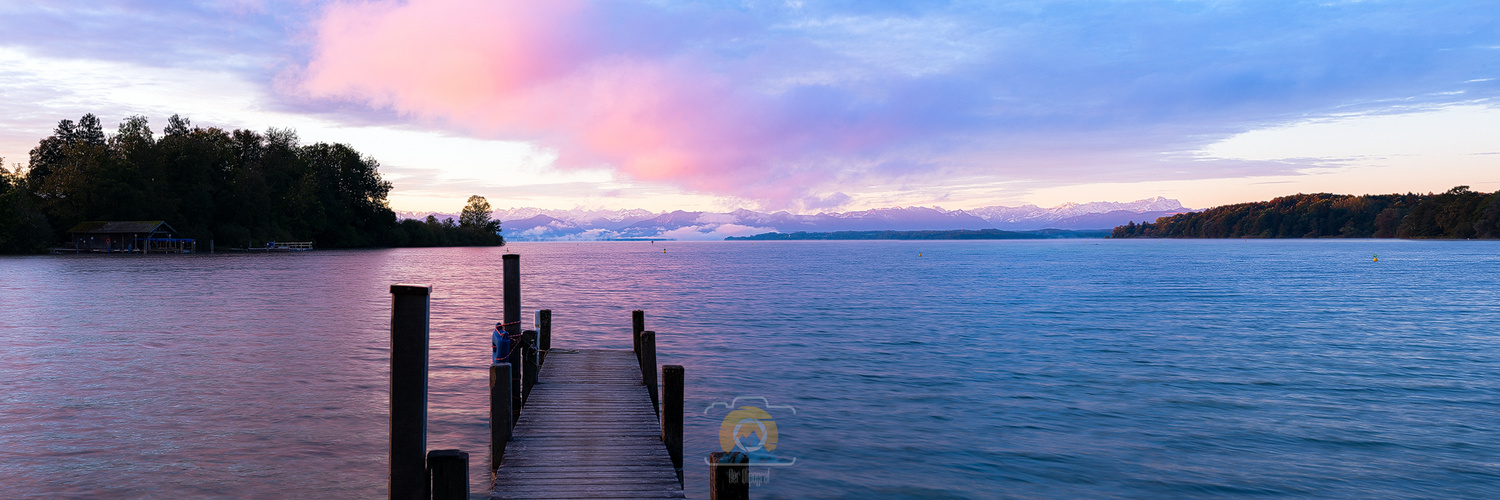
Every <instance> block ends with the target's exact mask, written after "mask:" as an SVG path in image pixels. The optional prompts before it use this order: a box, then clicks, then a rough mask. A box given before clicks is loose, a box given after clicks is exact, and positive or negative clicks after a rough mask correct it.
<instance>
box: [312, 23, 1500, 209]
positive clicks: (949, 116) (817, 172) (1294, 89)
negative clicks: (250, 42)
mask: <svg viewBox="0 0 1500 500" xmlns="http://www.w3.org/2000/svg"><path fill="white" fill-rule="evenodd" d="M812 3H813V2H808V4H812ZM858 7H859V8H860V10H858V11H855V10H850V9H847V8H845V7H843V6H841V5H840V4H838V3H836V2H835V3H832V4H818V5H813V6H807V5H803V4H802V3H800V2H796V3H788V4H785V5H772V4H763V3H758V2H748V3H743V4H738V5H737V6H734V7H730V8H722V9H715V8H712V7H711V6H706V5H702V4H698V3H672V2H664V3H663V2H649V3H647V2H640V3H636V2H607V3H603V2H601V3H594V2H584V1H579V0H564V1H549V2H531V1H491V0H411V1H408V2H404V3H381V2H376V3H348V4H336V5H333V6H331V7H329V8H328V9H327V10H326V11H325V12H324V14H323V16H322V17H321V19H320V20H319V21H318V22H317V23H316V27H315V31H316V36H315V43H314V50H313V53H312V56H311V60H310V63H309V64H308V65H307V66H306V68H305V71H304V72H303V73H302V74H301V75H300V76H301V78H302V80H301V89H302V90H303V91H305V92H306V93H308V95H311V96H313V97H317V98H339V99H345V100H350V101H355V102H363V103H367V104H371V105H374V106H378V107H385V108H390V109H393V110H395V111H398V112H400V113H405V114H409V115H413V116H418V117H422V118H424V119H428V120H431V121H433V122H434V123H443V124H448V125H452V126H457V127H460V128H463V129H465V130H468V131H470V132H471V133H476V134H481V135H485V136H489V137H496V138H509V139H516V138H520V139H524V140H532V141H537V142H538V143H539V144H541V145H543V146H545V147H548V148H553V149H555V150H556V151H557V152H558V154H559V163H558V165H559V166H561V167H564V168H584V167H598V166H601V165H604V166H609V167H612V168H614V169H616V171H617V172H618V173H620V174H623V175H624V176H627V177H629V178H633V179H638V180H644V181H654V182H665V183H670V184H673V185H677V186H680V187H682V188H685V189H688V190H693V191H699V192H710V193H714V194H719V195H724V196H732V197H739V198H744V199H750V200H759V201H762V202H767V203H768V204H770V205H796V206H817V207H823V206H836V205H837V204H838V203H841V202H843V201H845V200H847V198H848V197H847V195H840V194H837V193H840V192H841V191H858V190H860V189H861V188H867V187H869V186H870V185H873V184H877V183H889V182H897V183H900V182H907V181H913V182H920V181H922V180H928V181H930V180H932V179H934V178H942V177H945V176H975V175H979V176H991V177H994V178H1004V179H1011V180H1014V179H1028V180H1047V179H1054V180H1064V179H1073V180H1074V181H1076V179H1078V178H1079V177H1088V178H1091V179H1093V180H1109V179H1116V180H1123V179H1132V178H1139V177H1143V176H1145V177H1156V178H1160V177H1163V176H1168V177H1174V178H1193V177H1226V176H1240V175H1251V174H1257V175H1267V174H1274V173H1278V171H1284V172H1289V171H1292V170H1295V169H1296V168H1298V165H1295V164H1290V163H1276V162H1245V161H1226V162H1197V163H1194V162H1192V161H1190V159H1185V157H1179V158H1175V159H1170V158H1169V159H1163V156H1162V155H1163V153H1170V152H1180V151H1189V150H1191V149H1192V148H1194V147H1197V146H1200V145H1203V144H1206V143H1208V142H1211V141H1212V140H1214V139H1219V138H1223V137H1225V136H1227V135H1229V134H1233V133H1236V132H1242V131H1245V130H1248V129H1250V128H1253V127H1256V126H1262V125H1266V124H1269V123H1277V122H1282V121H1286V120H1289V119H1294V118H1296V117H1298V116H1304V115H1307V114H1309V113H1313V114H1316V113H1332V112H1345V113H1348V112H1361V111H1367V110H1372V109H1379V108H1380V107H1381V104H1380V100H1381V99H1403V100H1404V101H1403V102H1404V103H1405V104H1406V105H1410V104H1411V103H1412V102H1414V101H1417V102H1420V101H1423V100H1428V101H1432V102H1452V101H1455V100H1461V99H1469V100H1472V99H1489V98H1490V97H1492V96H1493V95H1494V94H1495V93H1496V86H1495V85H1492V84H1488V83H1483V84H1478V85H1476V84H1475V83H1474V81H1476V80H1480V79H1481V78H1483V77H1485V76H1486V75H1488V74H1490V73H1492V72H1493V70H1494V69H1495V68H1496V65H1495V61H1496V53H1497V52H1500V51H1497V50H1495V47H1496V46H1500V43H1497V41H1500V40H1497V39H1500V36H1497V35H1496V33H1500V30H1497V29H1495V28H1497V26H1496V22H1495V15H1494V14H1493V13H1492V12H1491V10H1492V9H1481V8H1479V7H1481V6H1480V5H1479V4H1465V3H1444V4H1441V5H1432V4H1429V3H1421V2H1414V3H1401V2H1395V3H1390V2H1384V3H1379V4H1371V3H1357V2H1335V3H1326V2H1324V3H1311V2H1290V3H1288V2H1275V3H1267V2H1111V3H1081V4H1080V3H1074V2H982V3H966V2H954V3H950V4H941V5H933V4H928V3H912V4H907V3H900V2H895V3H882V4H879V5H874V4H860V5H859V6H858ZM1475 62H1479V63H1482V64H1479V65H1477V66H1476V65H1474V64H1473V63H1475ZM1464 82H1469V83H1467V84H1466V83H1464ZM1444 92H1447V93H1444ZM1455 92H1456V93H1455ZM1465 93H1466V94H1465ZM1458 94H1465V95H1462V96H1461V97H1457V98H1456V97H1454V96H1455V95H1458ZM830 200H834V203H829V201H830Z"/></svg>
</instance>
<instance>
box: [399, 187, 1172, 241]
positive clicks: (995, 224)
mask: <svg viewBox="0 0 1500 500" xmlns="http://www.w3.org/2000/svg"><path fill="white" fill-rule="evenodd" d="M1185 210H1186V209H1184V208H1183V207H1182V204H1181V203H1178V202H1177V200H1173V199H1168V198H1164V197H1160V196H1158V197H1155V198H1147V199H1143V200H1136V201H1132V202H1107V201H1095V202H1088V203H1063V204H1061V205H1058V206H1055V207H1052V208H1041V207H1038V206H1036V205H1032V204H1026V205H1021V206H1018V207H1006V206H989V207H982V208H975V209H968V210H948V209H945V208H943V207H939V206H932V207H920V206H911V207H899V206H897V207H887V208H872V209H868V210H860V211H851V212H819V213H817V214H814V215H798V214H793V213H789V212H787V211H784V210H783V211H777V212H774V213H763V212H757V211H754V210H749V209H745V208H740V209H736V210H734V211H732V212H723V213H721V212H702V211H687V210H674V211H671V212H651V211H648V210H641V209H633V210H602V209H583V208H575V209H572V210H550V209H539V208H531V207H524V208H512V209H508V210H497V211H495V213H494V215H493V217H494V218H495V219H499V220H501V221H502V227H504V230H505V233H504V234H505V235H506V238H509V239H511V240H513V241H527V240H571V239H596V240H597V239H616V238H658V239H680V240H722V239H724V237H726V236H748V235H752V234H760V233H767V232H773V231H776V232H795V231H810V232H819V231H867V230H908V231H911V230H928V229H932V230H944V229H986V228H996V229H1009V230H1025V229H1045V228H1058V229H1106V228H1111V227H1114V226H1116V225H1121V224H1125V223H1126V222H1127V220H1136V221H1150V220H1155V219H1156V217H1160V216H1162V215H1165V214H1166V213H1169V212H1181V211H1185ZM398 215H400V216H402V217H406V218H425V217H426V216H427V213H425V212H419V213H413V212H400V213H398ZM435 215H437V216H438V218H439V220H441V219H443V218H444V217H449V216H453V217H456V216H455V215H450V214H435ZM543 216H545V217H543ZM523 226H524V227H523ZM1084 226H1087V227H1084Z"/></svg>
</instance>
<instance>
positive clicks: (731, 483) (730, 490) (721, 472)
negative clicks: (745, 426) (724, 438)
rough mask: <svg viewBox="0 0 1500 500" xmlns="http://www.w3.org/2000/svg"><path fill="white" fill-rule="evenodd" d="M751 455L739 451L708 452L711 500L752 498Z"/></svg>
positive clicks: (743, 499)
mask: <svg viewBox="0 0 1500 500" xmlns="http://www.w3.org/2000/svg"><path fill="white" fill-rule="evenodd" d="M749 464H750V455H746V454H744V453H740V452H738V451H731V452H722V451H716V452H713V453H709V454H708V498H709V500H750V465H749Z"/></svg>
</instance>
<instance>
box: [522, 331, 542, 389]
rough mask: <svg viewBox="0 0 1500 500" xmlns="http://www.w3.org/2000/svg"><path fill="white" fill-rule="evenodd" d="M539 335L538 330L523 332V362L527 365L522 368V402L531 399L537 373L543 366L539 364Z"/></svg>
mask: <svg viewBox="0 0 1500 500" xmlns="http://www.w3.org/2000/svg"><path fill="white" fill-rule="evenodd" d="M536 345H537V334H536V330H526V331H523V332H521V362H522V363H525V364H526V365H525V366H523V367H521V381H522V383H521V395H522V396H524V397H523V398H522V401H526V400H528V399H529V398H530V397H531V387H532V386H535V385H536V376H537V372H538V371H540V369H541V367H542V365H541V364H540V363H538V362H537V351H536Z"/></svg>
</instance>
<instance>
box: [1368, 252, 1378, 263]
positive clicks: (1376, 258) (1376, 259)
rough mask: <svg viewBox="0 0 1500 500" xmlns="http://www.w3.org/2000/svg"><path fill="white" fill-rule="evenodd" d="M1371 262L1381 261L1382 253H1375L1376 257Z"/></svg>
mask: <svg viewBox="0 0 1500 500" xmlns="http://www.w3.org/2000/svg"><path fill="white" fill-rule="evenodd" d="M1370 262H1380V255H1378V254H1377V255H1375V259H1374V260H1371V261H1370Z"/></svg>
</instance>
